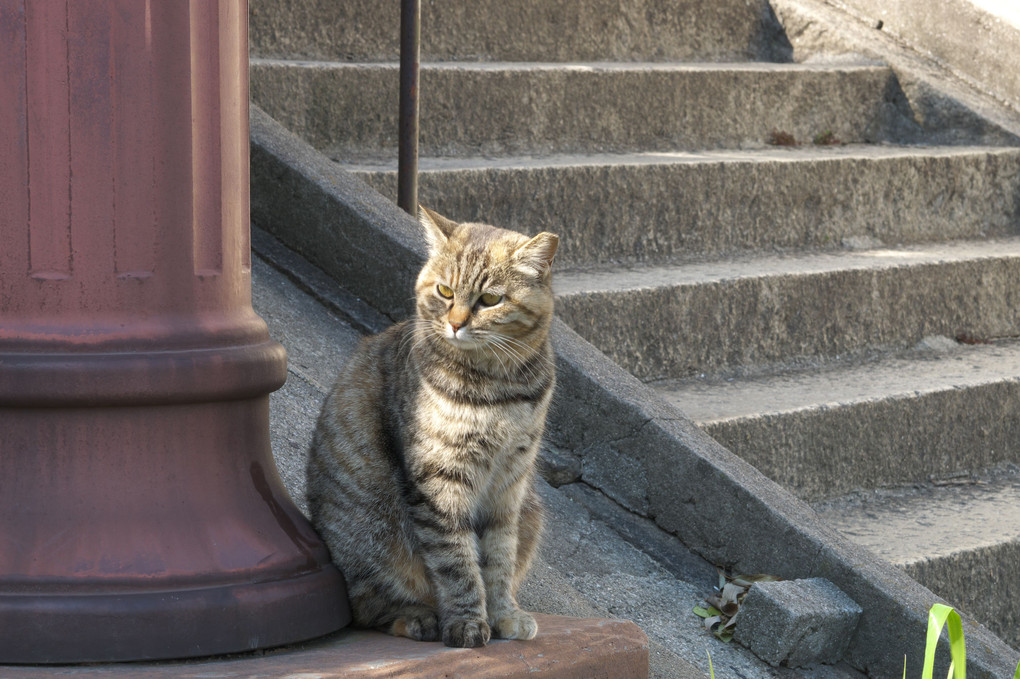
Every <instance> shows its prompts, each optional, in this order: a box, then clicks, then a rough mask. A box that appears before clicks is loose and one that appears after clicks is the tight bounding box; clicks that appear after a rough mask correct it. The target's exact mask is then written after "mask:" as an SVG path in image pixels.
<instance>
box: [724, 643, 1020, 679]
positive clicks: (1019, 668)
mask: <svg viewBox="0 0 1020 679" xmlns="http://www.w3.org/2000/svg"><path fill="white" fill-rule="evenodd" d="M705 653H708V649H707V648H706V649H705ZM1017 669H1018V670H1020V667H1018V668H1017ZM708 676H709V677H710V678H711V679H715V668H714V667H712V654H711V653H708Z"/></svg>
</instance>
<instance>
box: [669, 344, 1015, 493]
mask: <svg viewBox="0 0 1020 679" xmlns="http://www.w3.org/2000/svg"><path fill="white" fill-rule="evenodd" d="M930 345H936V346H937V348H935V349H932V348H929V347H930ZM655 386H656V389H657V390H659V392H660V393H661V394H662V395H663V396H664V397H665V398H667V399H669V400H670V401H671V402H673V403H675V404H676V406H677V407H678V408H680V409H681V410H683V411H684V412H685V413H687V414H688V415H689V416H690V417H691V418H692V419H693V420H694V421H695V422H697V423H698V424H699V425H700V426H701V427H702V428H703V429H704V430H705V431H706V432H708V434H710V435H711V436H712V437H713V438H715V439H716V440H717V441H719V442H720V443H722V444H723V445H725V446H726V447H727V448H729V449H730V450H732V451H734V452H735V453H737V454H738V455H740V456H741V457H742V458H743V459H745V460H747V461H748V462H750V463H751V464H752V465H754V466H755V468H757V469H759V470H761V471H762V472H763V473H764V474H765V475H766V476H768V477H769V478H771V479H772V480H774V481H776V482H778V483H781V484H782V485H783V486H784V487H786V488H789V489H790V490H791V491H793V492H794V493H795V494H796V495H798V496H799V497H801V498H802V499H805V500H809V501H817V500H821V499H826V498H833V497H836V496H839V495H841V494H844V493H850V492H852V491H854V490H857V489H860V488H872V487H879V486H885V485H890V484H907V483H916V482H925V481H928V479H929V477H935V478H944V477H951V476H953V475H954V474H956V473H958V472H959V471H960V470H967V469H970V470H977V469H983V468H987V467H993V466H996V465H999V464H1002V463H1005V462H1011V461H1013V460H1015V457H1016V455H1015V443H1016V441H1017V438H1018V437H1020V429H1018V428H1020V423H1017V422H1016V420H1015V418H1014V417H1013V415H1012V413H1014V412H1016V411H1017V410H1018V409H1020V400H1018V399H1020V347H1018V346H1017V345H1016V343H1015V342H1014V341H1009V340H1001V341H998V342H995V343H992V344H978V345H967V344H961V343H959V342H957V341H956V340H953V339H950V338H948V337H943V338H926V339H925V340H924V341H923V342H922V343H921V345H920V346H919V347H918V348H916V349H911V350H910V351H908V352H904V353H901V354H892V355H887V354H872V355H870V356H866V357H862V358H861V359H860V360H858V361H850V362H846V361H839V362H836V363H833V364H826V365H822V366H815V367H807V366H802V367H800V368H799V369H793V370H784V371H782V372H780V373H779V374H745V375H733V376H706V377H704V378H692V379H688V380H679V381H665V382H662V383H659V384H656V385H655Z"/></svg>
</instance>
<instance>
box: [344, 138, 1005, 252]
mask: <svg viewBox="0 0 1020 679" xmlns="http://www.w3.org/2000/svg"><path fill="white" fill-rule="evenodd" d="M349 169H351V170H353V171H355V172H356V173H357V174H358V175H359V176H360V177H361V178H363V179H364V180H365V181H367V182H368V183H369V184H371V185H372V186H373V187H375V188H376V189H377V190H379V191H381V192H382V193H383V194H384V195H387V196H390V197H391V198H395V197H396V160H395V159H394V160H392V161H389V162H387V163H376V164H360V165H351V166H349ZM419 179H420V185H419V200H420V202H421V203H422V204H423V205H427V206H429V207H432V208H434V209H436V210H438V211H439V212H441V213H443V214H446V215H449V216H451V217H452V218H454V219H458V220H462V221H467V220H481V221H486V222H490V223H494V224H499V225H501V226H505V227H508V228H513V229H517V230H520V231H524V232H530V233H534V232H537V231H539V230H542V229H545V230H549V231H554V232H556V233H558V234H560V235H561V236H562V238H561V242H560V250H559V252H558V253H557V261H558V262H559V263H560V265H561V266H566V267H578V266H590V265H593V264H599V263H613V262H617V263H632V262H645V263H662V262H669V261H675V260H678V259H683V258H690V257H699V256H717V255H719V254H723V253H732V252H739V251H749V250H750V251H754V250H762V251H766V252H768V251H775V250H788V249H795V250H799V249H807V248H835V247H840V246H849V247H861V246H862V245H863V246H870V247H876V246H880V245H883V244H902V243H919V242H921V243H923V242H929V241H933V240H943V239H960V238H978V237H982V236H1005V235H1010V234H1013V233H1015V232H1016V229H1017V224H1018V223H1020V192H1018V191H1017V190H1016V186H1017V185H1018V182H1020V151H1018V150H1017V149H1002V148H973V147H898V146H887V145H877V146H845V147H824V148H819V147H813V146H812V147H807V148H796V149H785V148H769V149H763V150H748V151H711V152H698V153H684V152H676V153H640V154H599V155H560V156H554V157H550V158H539V159H536V158H501V159H488V158H473V159H453V158H438V159H428V158H423V159H422V160H421V174H420V178H419Z"/></svg>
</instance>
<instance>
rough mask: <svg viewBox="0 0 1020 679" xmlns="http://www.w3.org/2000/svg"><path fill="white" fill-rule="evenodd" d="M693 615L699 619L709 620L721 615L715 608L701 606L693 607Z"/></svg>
mask: <svg viewBox="0 0 1020 679" xmlns="http://www.w3.org/2000/svg"><path fill="white" fill-rule="evenodd" d="M694 615H696V616H698V617H699V618H711V617H714V616H717V615H722V613H721V612H720V611H719V610H718V609H717V608H716V607H715V606H709V607H708V608H704V607H703V606H695V607H694Z"/></svg>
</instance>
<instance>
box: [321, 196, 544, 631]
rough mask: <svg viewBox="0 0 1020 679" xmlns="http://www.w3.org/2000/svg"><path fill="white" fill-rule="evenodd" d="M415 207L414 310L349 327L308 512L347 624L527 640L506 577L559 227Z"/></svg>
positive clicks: (518, 520) (513, 555)
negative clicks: (342, 588) (335, 573)
mask: <svg viewBox="0 0 1020 679" xmlns="http://www.w3.org/2000/svg"><path fill="white" fill-rule="evenodd" d="M420 221H421V223H422V228H423V229H424V231H425V235H426V238H427V240H428V243H429V253H430V256H429V260H428V262H427V263H426V264H425V266H424V268H423V269H422V271H421V274H420V275H419V277H418V281H417V284H416V288H415V293H416V299H417V313H416V315H415V317H414V318H413V319H411V320H409V321H405V322H404V323H400V324H398V325H395V326H393V327H391V328H390V329H389V330H387V331H386V332H383V333H381V334H379V335H376V336H374V337H370V338H367V339H366V340H364V341H363V342H362V344H361V345H360V347H359V348H358V350H357V351H356V352H355V354H354V355H353V357H352V358H351V360H350V362H349V363H348V364H347V365H346V366H345V368H344V369H343V371H342V372H341V374H340V376H339V377H338V378H337V381H336V384H335V385H334V387H333V389H332V391H331V393H330V394H329V396H328V397H327V398H326V402H325V404H324V405H323V409H322V413H321V414H320V416H319V421H318V425H317V427H316V431H315V435H314V438H313V440H312V448H311V457H310V459H309V463H308V496H309V507H310V509H311V514H312V523H313V524H314V525H315V527H316V528H317V530H318V531H319V533H320V535H321V536H322V538H323V540H324V541H325V542H326V544H327V545H328V547H329V549H330V552H331V553H332V556H333V560H334V561H335V562H336V563H337V565H338V566H339V567H340V569H341V570H342V571H343V573H344V576H345V577H346V578H347V583H348V589H349V594H350V599H351V607H352V609H353V614H354V622H355V624H356V625H359V626H362V627H374V628H380V629H383V630H385V631H388V632H389V633H391V634H395V635H400V636H407V637H411V638H413V639H421V640H436V639H442V640H443V642H444V643H446V644H447V645H448V646H462V647H471V646H480V645H483V644H485V643H486V642H487V641H488V640H489V637H490V635H491V636H494V637H496V638H505V639H530V638H532V637H534V636H535V634H536V633H537V631H538V628H537V626H536V624H535V620H534V618H533V617H532V616H531V615H530V614H528V613H526V612H524V611H522V610H520V608H519V607H518V605H517V602H516V598H515V592H516V589H517V586H518V585H519V584H520V582H521V579H522V578H523V576H524V574H525V572H526V571H527V569H528V566H529V563H530V561H531V558H532V556H533V555H534V552H535V549H536V546H537V543H538V536H539V533H540V531H541V524H542V515H541V507H540V504H539V501H538V497H537V495H536V493H535V490H534V484H533V479H534V474H535V459H536V456H537V453H538V447H539V443H540V439H541V437H542V431H543V427H544V425H545V417H546V412H547V410H548V408H549V401H550V399H551V397H552V392H553V383H554V378H555V371H554V364H553V356H552V349H551V347H550V345H549V326H550V323H551V321H552V314H553V299H552V290H551V282H550V266H551V264H552V258H553V255H554V254H555V252H556V246H557V243H558V240H557V238H556V236H554V235H552V234H548V233H542V234H539V235H538V236H535V237H534V238H531V239H529V238H527V237H526V236H522V235H520V234H517V233H514V232H512V231H506V230H503V229H497V228H495V227H492V226H487V225H484V224H456V223H454V222H451V221H449V220H447V219H445V218H443V217H440V216H439V215H437V214H435V213H433V212H431V211H428V210H424V209H423V210H422V212H421V220H420Z"/></svg>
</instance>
